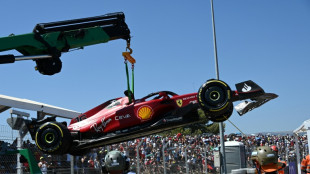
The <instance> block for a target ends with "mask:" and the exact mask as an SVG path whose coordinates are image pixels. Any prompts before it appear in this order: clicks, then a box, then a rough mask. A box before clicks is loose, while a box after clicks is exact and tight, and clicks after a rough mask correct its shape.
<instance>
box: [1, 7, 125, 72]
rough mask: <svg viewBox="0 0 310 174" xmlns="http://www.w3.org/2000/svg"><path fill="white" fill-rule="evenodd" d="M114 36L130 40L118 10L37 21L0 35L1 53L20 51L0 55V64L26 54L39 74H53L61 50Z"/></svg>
mask: <svg viewBox="0 0 310 174" xmlns="http://www.w3.org/2000/svg"><path fill="white" fill-rule="evenodd" d="M116 39H124V40H126V41H127V43H129V42H130V30H129V28H128V26H127V24H126V23H125V15H124V14H123V13H121V12H119V13H109V14H106V15H102V16H95V17H90V18H81V19H73V20H66V21H58V22H50V23H39V24H37V25H36V26H35V28H34V30H33V32H32V33H28V34H22V35H10V36H8V37H2V38H0V52H1V51H8V50H17V51H18V52H20V53H21V54H22V56H14V55H2V56H0V63H13V62H14V61H15V60H26V59H25V58H23V56H27V57H28V58H29V57H31V58H30V59H33V60H36V63H37V69H38V70H39V71H40V73H42V74H45V75H53V74H55V73H58V72H60V70H61V61H60V59H59V58H60V56H61V53H63V52H68V51H69V50H70V49H75V48H83V47H85V46H89V45H95V44H100V43H106V42H108V41H110V40H116ZM42 55H47V56H43V57H44V58H43V59H42ZM16 57H18V59H16ZM13 59H14V60H13Z"/></svg>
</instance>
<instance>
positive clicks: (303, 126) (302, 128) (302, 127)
mask: <svg viewBox="0 0 310 174" xmlns="http://www.w3.org/2000/svg"><path fill="white" fill-rule="evenodd" d="M309 128H310V119H309V120H306V121H304V122H303V123H302V124H301V125H300V126H299V127H298V128H297V129H295V130H294V133H295V134H299V133H302V132H307V130H309Z"/></svg>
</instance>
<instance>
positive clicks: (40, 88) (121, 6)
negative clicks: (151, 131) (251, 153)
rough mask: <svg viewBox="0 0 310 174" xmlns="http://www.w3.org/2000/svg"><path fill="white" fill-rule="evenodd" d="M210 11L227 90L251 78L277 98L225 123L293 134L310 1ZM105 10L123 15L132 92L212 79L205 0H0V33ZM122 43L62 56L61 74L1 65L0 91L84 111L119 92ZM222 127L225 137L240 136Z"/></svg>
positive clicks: (303, 95) (305, 114) (305, 101)
mask: <svg viewBox="0 0 310 174" xmlns="http://www.w3.org/2000/svg"><path fill="white" fill-rule="evenodd" d="M214 8H215V21H216V34H217V46H218V57H219V69H220V79H222V80H224V81H226V82H227V83H228V84H229V85H230V86H231V87H232V88H234V84H235V83H238V82H241V81H245V80H250V79H251V80H253V81H255V82H257V83H258V84H259V85H260V86H262V87H263V88H264V89H265V91H266V92H274V93H276V94H278V95H279V98H277V99H276V100H273V101H271V102H269V103H267V104H266V105H264V106H262V107H261V108H259V109H256V110H254V111H252V112H250V113H248V114H246V115H244V116H242V117H240V116H239V115H238V114H237V113H236V112H234V114H233V115H232V117H231V118H230V120H231V121H232V122H233V123H234V124H236V125H237V126H238V127H239V128H240V129H241V130H242V131H243V132H244V133H256V132H266V131H267V132H268V131H287V130H294V129H295V128H297V127H298V126H299V125H300V124H301V123H302V122H303V121H304V120H307V119H309V118H310V107H309V104H310V102H309V97H310V91H309V90H308V87H309V86H310V82H309V75H310V71H309V65H310V57H309V56H310V49H309V48H310V20H309V16H310V1H308V0H299V1H289V0H273V1H267V0H262V1H257V0H256V1H248V0H238V1H237V0H235V1H217V0H215V2H214ZM111 12H124V13H125V15H126V23H127V24H128V26H129V28H130V30H131V35H132V36H133V37H132V42H131V44H132V48H133V51H134V52H133V56H134V57H135V58H136V60H137V63H136V69H135V80H136V83H135V87H136V88H135V95H136V97H137V98H140V97H143V96H145V95H147V94H148V93H150V92H155V91H159V90H170V91H174V92H176V93H178V94H185V93H191V92H196V91H197V90H198V88H199V87H200V85H201V84H203V83H204V82H205V81H206V80H207V79H210V78H215V68H214V67H215V66H214V52H213V36H212V22H211V10H210V1H202V0H196V1H185V0H181V1H176V0H171V1H164V0H157V1H138V0H132V1H124V0H123V1H121V0H113V1H112V0H110V1H107V0H100V1H99V0H93V1H72V0H68V1H53V2H51V1H39V0H32V1H17V0H11V1H3V2H2V3H1V10H0V20H1V23H2V24H1V32H0V37H5V36H8V35H9V34H11V33H14V34H24V33H29V32H31V31H32V29H33V28H34V26H35V25H36V24H37V23H42V22H53V21H59V20H66V19H75V18H82V17H91V16H98V15H103V14H106V13H111ZM125 47H126V43H125V41H123V40H116V41H111V42H109V43H105V44H100V45H95V46H90V47H85V49H84V50H79V51H74V52H70V53H66V54H63V55H62V62H63V69H62V72H61V73H59V74H56V75H54V76H43V75H41V74H39V73H38V72H36V71H34V66H35V63H34V62H32V61H23V62H16V63H15V64H7V65H1V66H0V77H1V85H0V94H3V95H8V96H14V97H19V98H26V99H31V100H35V101H39V102H43V103H48V104H52V105H56V106H60V107H64V108H68V109H72V110H76V111H81V112H83V111H87V110H88V109H91V108H92V107H94V106H96V105H98V104H100V103H102V102H104V101H106V100H109V99H111V98H115V97H119V96H122V95H123V91H124V90H125V89H126V81H125V68H124V63H123V58H122V56H121V53H122V51H124V50H125ZM6 53H14V54H17V53H16V52H15V51H9V52H5V53H3V54H6ZM8 116H9V114H8V113H7V112H5V113H3V114H1V117H2V118H5V119H6V118H7V117H8ZM5 119H2V120H3V121H0V124H6V123H5V121H4V120H5ZM225 123H226V132H225V133H232V132H239V131H238V130H237V129H236V128H234V127H233V126H232V125H231V124H230V123H229V122H225Z"/></svg>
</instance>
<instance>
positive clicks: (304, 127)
mask: <svg viewBox="0 0 310 174" xmlns="http://www.w3.org/2000/svg"><path fill="white" fill-rule="evenodd" d="M303 132H307V139H308V145H309V142H310V119H309V120H306V121H304V122H303V123H302V124H301V125H300V126H299V127H298V128H297V129H295V130H294V137H295V146H296V155H297V166H298V169H297V170H298V174H301V169H300V152H299V145H298V134H299V133H303ZM308 149H309V153H308V154H310V148H308Z"/></svg>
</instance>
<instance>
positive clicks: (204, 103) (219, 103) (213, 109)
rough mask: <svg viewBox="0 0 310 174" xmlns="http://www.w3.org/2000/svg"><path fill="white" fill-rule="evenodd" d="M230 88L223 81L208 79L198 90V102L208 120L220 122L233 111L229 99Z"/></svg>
mask: <svg viewBox="0 0 310 174" xmlns="http://www.w3.org/2000/svg"><path fill="white" fill-rule="evenodd" d="M230 98H231V89H230V87H229V86H228V85H227V84H226V83H225V82H223V81H220V80H208V81H207V82H206V83H204V84H203V85H202V86H201V87H200V89H199V91H198V96H197V99H198V104H199V106H200V107H201V108H202V109H203V110H204V112H205V114H206V116H207V117H208V119H209V120H211V121H214V122H222V121H225V120H227V119H228V118H229V117H230V116H231V114H232V111H233V104H232V102H231V100H230Z"/></svg>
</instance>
